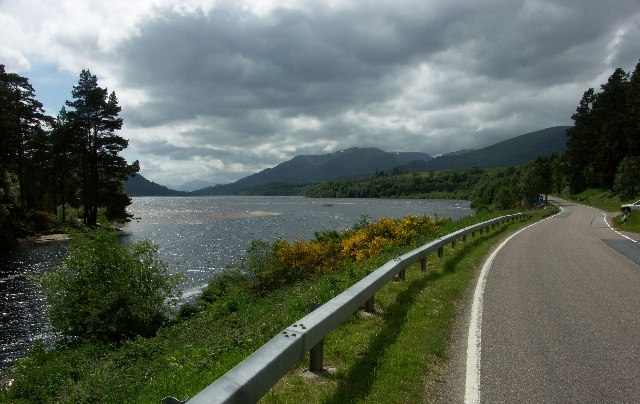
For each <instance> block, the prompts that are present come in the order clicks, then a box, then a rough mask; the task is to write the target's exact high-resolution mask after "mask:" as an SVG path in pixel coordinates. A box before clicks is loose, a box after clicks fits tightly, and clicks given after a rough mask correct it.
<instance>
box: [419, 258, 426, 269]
mask: <svg viewBox="0 0 640 404" xmlns="http://www.w3.org/2000/svg"><path fill="white" fill-rule="evenodd" d="M420 270H421V271H422V272H425V271H426V270H427V257H425V258H423V259H421V260H420Z"/></svg>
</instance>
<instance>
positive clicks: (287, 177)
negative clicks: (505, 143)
mask: <svg viewBox="0 0 640 404" xmlns="http://www.w3.org/2000/svg"><path fill="white" fill-rule="evenodd" d="M431 159H433V157H432V156H431V155H429V154H427V153H419V152H385V151H382V150H380V149H377V148H373V147H369V148H359V147H354V148H350V149H346V150H341V151H338V152H335V153H328V154H322V155H301V156H296V157H294V158H292V159H291V160H289V161H285V162H284V163H281V164H278V165H277V166H275V167H273V168H267V169H266V170H262V171H260V172H259V173H256V174H253V175H250V176H248V177H245V178H242V179H240V180H238V181H236V182H234V183H233V184H226V185H217V186H213V187H207V188H204V189H201V190H199V191H195V192H194V194H195V195H232V194H236V193H238V192H241V191H244V190H248V189H251V188H254V187H258V186H261V185H265V184H270V183H287V182H300V181H329V180H337V179H346V178H353V177H362V176H373V175H375V174H376V172H379V171H389V170H392V169H393V168H395V167H398V166H401V165H404V164H407V163H409V162H411V161H425V162H426V161H429V160H431Z"/></svg>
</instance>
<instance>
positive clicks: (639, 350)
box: [467, 201, 640, 403]
mask: <svg viewBox="0 0 640 404" xmlns="http://www.w3.org/2000/svg"><path fill="white" fill-rule="evenodd" d="M558 203H559V205H560V206H562V208H563V209H564V211H563V212H562V213H560V214H559V215H557V216H555V217H552V218H549V219H547V220H544V221H542V222H540V223H538V224H536V225H534V226H532V227H530V228H528V229H526V230H524V231H522V232H521V233H519V234H517V235H516V236H514V237H513V238H512V239H511V240H509V242H508V243H507V244H505V246H504V247H503V248H502V249H501V250H500V251H499V252H498V253H497V254H496V255H495V258H494V260H493V262H492V264H491V267H490V269H489V271H488V272H487V275H486V278H485V279H486V283H485V287H484V295H483V303H482V320H481V344H480V346H481V348H480V350H479V352H480V355H479V358H480V359H479V368H480V372H479V373H480V377H479V386H478V387H477V390H478V391H479V396H477V397H476V398H475V399H474V400H472V401H476V402H478V401H479V402H482V403H633V402H640V266H639V265H638V262H639V261H640V244H637V243H635V242H633V241H630V240H627V239H625V238H624V237H623V236H622V235H620V234H617V233H616V232H614V231H613V230H611V229H610V228H609V227H608V226H607V224H606V222H605V219H604V217H603V214H602V213H601V212H600V211H598V210H596V209H592V208H589V207H584V206H579V205H575V204H571V203H567V202H560V201H559V202H558ZM467 378H468V377H467ZM467 390H468V387H467Z"/></svg>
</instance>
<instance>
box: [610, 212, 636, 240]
mask: <svg viewBox="0 0 640 404" xmlns="http://www.w3.org/2000/svg"><path fill="white" fill-rule="evenodd" d="M602 215H603V216H604V222H605V223H606V224H607V226H609V228H610V229H611V230H612V231H614V232H615V233H618V235H620V236H622V237H624V238H626V239H627V240H631V241H633V242H634V243H637V241H636V240H634V239H632V238H631V237H629V236H625V235H624V234H622V233H620V232H619V231H618V230H616V229H614V228H613V227H611V225H610V224H609V222H608V221H607V214H606V213H605V212H602Z"/></svg>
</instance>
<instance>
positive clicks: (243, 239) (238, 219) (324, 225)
mask: <svg viewBox="0 0 640 404" xmlns="http://www.w3.org/2000/svg"><path fill="white" fill-rule="evenodd" d="M129 212H130V213H132V214H133V215H134V218H135V219H134V220H132V221H131V222H130V223H128V224H127V225H126V226H125V227H124V228H123V239H124V240H125V241H127V242H134V241H139V240H144V239H150V240H152V241H153V242H154V243H156V244H157V245H158V246H159V250H160V251H159V253H160V257H161V258H162V259H164V260H165V261H166V262H167V263H168V264H169V269H170V271H171V272H173V273H181V274H182V275H183V279H184V282H183V284H182V286H181V288H182V290H183V300H188V299H190V298H193V296H195V295H196V294H197V293H198V292H199V291H200V290H201V288H202V287H203V286H205V285H206V283H207V280H208V279H209V278H210V277H211V276H212V275H215V274H216V273H219V272H221V271H224V270H225V268H226V267H227V266H228V265H230V264H233V263H236V262H238V259H239V258H240V257H241V256H243V255H244V252H245V251H246V249H247V247H249V245H250V244H251V241H252V240H264V241H269V242H272V241H276V240H278V239H280V238H283V239H287V240H290V241H295V240H297V239H299V238H305V239H311V238H313V236H314V234H315V233H316V232H319V231H324V230H343V229H346V228H349V227H351V226H352V225H353V224H354V223H356V222H357V221H358V220H360V219H361V218H362V216H363V215H364V216H367V217H368V218H369V219H371V220H377V219H379V218H381V217H384V216H387V217H394V218H400V217H403V216H405V215H407V214H412V215H423V214H426V215H429V216H437V217H439V218H442V217H450V218H452V219H458V218H461V217H464V216H468V215H471V214H473V211H472V210H471V209H470V208H469V203H468V202H467V201H460V200H385V199H307V198H303V197H237V196H233V197H231V196H229V197H140V198H133V203H132V205H131V206H129ZM64 255H65V246H64V243H61V242H58V243H53V244H46V245H20V246H18V247H16V248H15V249H14V250H12V251H10V252H9V253H8V254H4V256H3V257H2V260H1V262H0V291H1V295H0V296H1V298H0V366H1V365H3V364H6V363H8V362H10V361H11V360H13V359H15V358H16V357H20V356H21V355H23V354H24V352H25V351H26V350H27V349H28V347H29V346H30V345H31V343H32V342H33V341H34V340H35V339H44V340H45V341H46V342H49V343H51V342H52V341H53V336H51V335H49V334H47V332H46V322H45V319H44V318H43V316H42V312H43V302H42V298H41V296H40V294H39V293H38V291H37V289H36V287H35V286H34V284H33V282H32V281H31V280H30V278H29V276H30V274H37V273H39V272H42V271H47V270H50V269H51V268H52V267H53V265H54V263H55V262H56V261H58V260H60V259H62V258H64Z"/></svg>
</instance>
